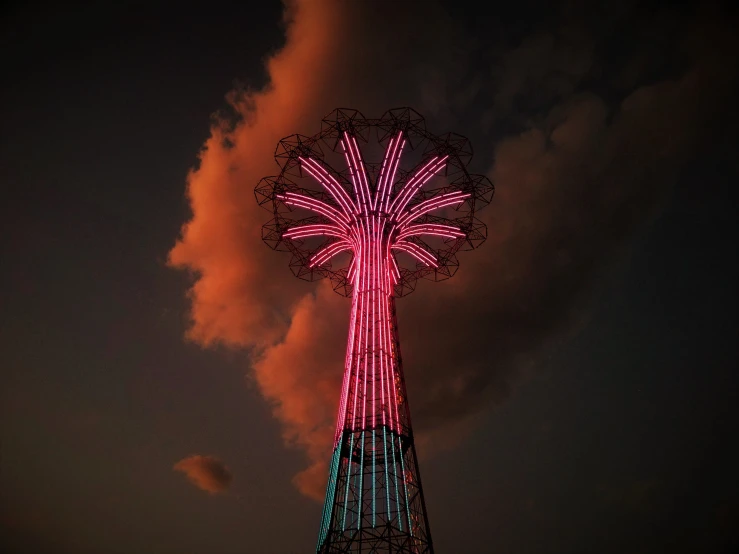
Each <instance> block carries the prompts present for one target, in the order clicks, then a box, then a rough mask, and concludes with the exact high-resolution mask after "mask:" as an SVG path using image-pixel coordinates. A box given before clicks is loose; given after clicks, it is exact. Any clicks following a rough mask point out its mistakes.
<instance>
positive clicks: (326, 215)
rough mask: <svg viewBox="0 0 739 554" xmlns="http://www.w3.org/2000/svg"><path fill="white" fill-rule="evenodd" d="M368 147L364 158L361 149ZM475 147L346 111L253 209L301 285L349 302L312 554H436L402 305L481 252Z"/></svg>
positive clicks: (407, 113) (485, 187)
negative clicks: (403, 350)
mask: <svg viewBox="0 0 739 554" xmlns="http://www.w3.org/2000/svg"><path fill="white" fill-rule="evenodd" d="M360 145H362V148H360ZM471 158H472V148H471V146H470V144H469V141H468V140H467V139H466V138H464V137H462V136H460V135H457V134H455V133H447V134H444V135H433V134H431V133H429V132H428V131H426V126H425V122H424V120H423V118H422V117H421V116H420V115H419V114H418V113H417V112H415V111H414V110H412V109H410V108H398V109H393V110H390V111H388V112H387V113H386V114H385V115H383V116H382V117H381V118H379V119H367V118H365V117H364V116H363V115H362V114H361V113H359V112H358V111H356V110H349V109H337V110H335V111H333V112H332V113H331V114H329V115H328V116H327V117H326V118H324V120H323V122H322V127H321V132H320V133H318V134H316V135H314V136H311V137H308V136H303V135H292V136H289V137H286V138H284V139H283V140H281V141H280V142H279V144H278V146H277V151H276V153H275V159H276V160H277V163H278V165H279V167H280V173H279V175H278V176H276V177H267V178H264V179H262V180H261V181H260V182H259V184H258V185H257V187H256V189H255V194H256V197H257V201H258V202H259V204H260V205H261V206H263V207H264V208H266V209H267V210H269V212H270V213H271V214H272V215H273V218H272V219H271V220H270V221H269V222H268V223H266V224H265V225H264V227H263V229H262V238H263V239H264V241H265V242H266V243H267V244H268V245H269V246H270V247H271V248H273V249H275V250H279V251H288V252H290V253H291V254H292V258H291V260H290V264H289V265H290V269H291V270H292V271H293V273H294V274H295V276H297V277H299V278H301V279H305V280H308V281H313V280H317V279H321V278H326V277H327V278H329V279H330V281H331V284H332V287H333V289H334V290H335V291H336V292H338V293H339V294H341V295H343V296H348V297H351V298H352V306H351V319H350V322H349V338H348V344H347V349H346V362H345V367H344V381H343V386H342V389H341V401H340V404H339V415H338V422H337V425H336V434H335V436H334V444H333V455H332V457H331V463H330V466H329V475H328V487H327V490H326V500H325V503H324V507H323V517H322V520H321V526H320V531H319V535H318V545H317V547H316V552H318V553H333V552H352V553H370V552H372V553H374V552H393V553H414V554H426V553H433V551H434V549H433V543H432V541H431V533H430V529H429V522H428V516H427V514H426V506H425V503H424V497H423V488H422V486H421V475H420V473H419V470H418V460H417V457H416V448H415V445H414V440H413V429H412V427H411V416H410V410H409V407H408V395H407V393H406V388H405V381H404V378H403V364H402V358H401V355H400V343H399V339H398V324H397V318H396V314H395V298H396V297H400V296H405V295H407V294H409V293H410V292H413V290H414V289H415V286H416V282H417V281H418V279H421V278H423V279H428V280H431V281H442V280H444V279H448V278H449V277H451V276H452V275H454V273H455V272H456V270H457V269H458V267H459V262H458V261H457V252H459V251H460V250H471V249H473V248H475V247H477V246H479V245H480V244H482V242H483V241H484V240H485V238H486V236H487V228H486V227H485V224H484V223H482V222H481V221H479V220H478V219H476V218H475V211H476V210H478V209H480V208H481V207H483V206H485V205H487V204H488V203H489V202H490V200H491V199H492V196H493V192H494V189H493V185H492V183H491V182H490V180H489V179H488V178H487V177H485V176H483V175H473V174H470V173H468V171H467V165H468V164H469V162H470V159H471Z"/></svg>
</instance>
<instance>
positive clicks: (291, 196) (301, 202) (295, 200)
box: [277, 192, 349, 229]
mask: <svg viewBox="0 0 739 554" xmlns="http://www.w3.org/2000/svg"><path fill="white" fill-rule="evenodd" d="M277 198H278V199H279V200H282V201H283V202H284V203H285V204H288V205H291V206H298V207H300V208H306V209H309V210H313V211H314V212H316V213H319V214H321V215H324V216H326V217H327V218H329V219H330V220H331V221H333V222H334V223H336V224H337V225H339V226H341V227H345V228H347V229H348V227H349V219H348V218H347V217H346V216H345V215H344V214H343V213H341V212H340V211H338V210H337V209H336V208H334V207H332V206H329V205H328V204H326V203H325V202H321V201H320V200H316V199H315V198H311V197H310V196H305V195H303V194H297V193H294V192H286V193H285V194H284V195H277Z"/></svg>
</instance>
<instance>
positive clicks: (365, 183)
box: [348, 135, 372, 213]
mask: <svg viewBox="0 0 739 554" xmlns="http://www.w3.org/2000/svg"><path fill="white" fill-rule="evenodd" d="M348 140H351V142H352V146H354V154H355V156H356V159H357V171H359V176H360V178H361V181H362V185H363V187H364V195H365V198H366V202H367V206H366V208H365V210H366V211H365V213H368V212H369V210H368V209H367V208H369V207H370V205H371V202H372V194H371V192H370V186H369V181H368V180H367V171H366V169H365V167H364V160H363V159H362V152H361V151H360V150H359V146H357V139H356V137H355V136H354V135H349V137H348Z"/></svg>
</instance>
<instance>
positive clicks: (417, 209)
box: [398, 191, 471, 227]
mask: <svg viewBox="0 0 739 554" xmlns="http://www.w3.org/2000/svg"><path fill="white" fill-rule="evenodd" d="M470 196H471V195H470V194H469V193H464V192H459V191H457V192H449V193H446V194H441V195H439V196H436V197H434V198H429V199H428V200H424V201H423V202H421V203H419V204H417V205H416V206H413V207H412V208H411V209H410V210H409V211H408V212H406V213H405V215H403V216H402V217H401V218H400V219H398V226H399V227H402V226H403V225H405V224H406V223H408V222H410V221H413V220H414V219H418V218H419V217H421V216H422V215H426V214H427V213H429V212H432V211H434V210H438V209H439V208H444V207H446V206H453V205H454V204H459V203H461V202H462V201H464V200H466V199H467V198H469V197H470Z"/></svg>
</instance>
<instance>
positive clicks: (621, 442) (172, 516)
mask: <svg viewBox="0 0 739 554" xmlns="http://www.w3.org/2000/svg"><path fill="white" fill-rule="evenodd" d="M590 4H591V3H588V2H566V3H562V4H556V3H550V2H538V3H537V2H530V1H521V2H511V3H506V4H500V5H496V6H494V5H492V4H491V5H490V6H488V7H486V8H484V9H482V10H483V11H480V9H481V8H475V7H474V6H475V5H474V4H472V3H465V2H459V1H454V2H442V3H440V4H435V3H433V2H431V1H428V2H399V3H391V2H369V1H367V2H346V1H344V2H342V1H329V0H326V1H323V0H321V1H319V0H315V1H314V0H300V1H295V2H289V3H288V5H287V8H286V7H285V6H283V5H282V4H280V3H277V2H263V3H259V4H258V5H257V3H250V2H243V3H241V4H238V5H237V4H234V5H228V4H219V3H202V4H192V5H191V4H186V5H185V4H182V5H177V6H162V7H159V8H154V7H151V6H150V5H143V4H134V3H128V2H122V3H117V4H116V7H108V6H106V7H103V6H100V7H98V8H92V7H90V8H67V7H65V8H62V7H57V8H53V7H43V6H41V5H34V6H31V5H25V4H23V5H20V4H18V5H16V6H15V7H11V8H8V7H4V8H3V10H4V11H3V15H2V20H1V25H2V33H1V34H0V37H1V38H0V40H1V41H2V44H1V47H0V56H2V67H3V76H4V79H3V83H4V84H3V87H2V102H1V103H0V109H1V110H2V123H3V130H2V135H1V139H2V142H1V145H2V147H1V148H0V178H1V182H2V185H3V201H2V202H0V210H2V224H3V232H2V235H0V237H1V238H0V241H1V242H0V244H2V272H1V273H0V276H1V278H2V286H0V310H1V312H0V313H1V314H2V319H1V320H0V351H1V352H2V364H1V365H0V368H1V372H0V393H1V394H2V396H1V397H0V410H1V412H0V413H1V414H2V415H1V417H0V529H1V531H0V547H1V548H2V551H3V552H9V553H11V552H12V553H36V552H41V553H49V554H53V553H75V554H108V553H121V554H123V553H133V552H136V553H139V554H175V553H178V554H189V553H192V554H196V553H208V554H227V553H229V554H230V553H234V554H235V553H244V552H248V553H263V554H269V553H274V554H282V553H287V554H290V553H299V552H310V551H313V549H314V548H315V541H316V538H317V534H318V526H319V522H320V513H321V500H320V498H321V495H322V489H323V488H324V486H325V480H326V464H327V462H328V454H329V452H330V448H331V444H330V443H331V436H332V432H333V426H334V424H335V416H336V406H337V402H338V396H339V383H340V380H341V371H342V360H343V355H344V348H345V341H346V324H347V321H348V317H349V308H350V302H349V301H348V300H346V299H343V298H341V297H339V296H338V295H335V294H334V293H333V292H332V291H331V290H330V289H329V288H328V287H327V285H326V284H325V283H318V284H310V283H306V282H303V281H299V280H297V279H295V278H294V277H292V275H291V274H290V271H289V269H288V266H287V264H288V258H289V256H287V255H286V254H284V253H277V252H273V251H271V250H270V249H269V248H267V246H265V245H264V244H263V243H262V242H261V239H260V227H261V225H262V224H263V223H264V222H266V221H267V220H268V219H269V217H270V216H269V214H268V213H267V212H265V211H263V210H261V209H259V208H258V206H257V205H256V202H255V199H254V194H253V190H254V186H255V185H256V183H257V181H258V180H259V179H260V178H261V177H264V176H267V175H274V174H275V173H277V171H278V169H277V166H276V165H275V164H274V160H273V159H272V157H271V156H272V154H273V152H274V148H275V146H276V145H277V141H278V140H279V139H280V138H282V137H284V136H287V135H290V134H293V133H303V134H314V133H316V132H318V131H319V130H320V122H321V118H322V117H323V116H325V115H326V114H327V113H328V112H330V111H331V110H332V109H334V108H336V107H346V108H356V109H359V110H361V111H362V112H363V113H364V115H366V116H367V117H379V116H380V115H382V113H384V112H385V111H386V110H387V109H390V108H394V107H398V106H411V107H413V108H415V109H416V110H418V111H419V112H420V113H421V114H422V115H424V117H425V118H426V123H427V126H428V128H429V129H430V130H432V131H434V132H437V133H442V132H446V131H454V132H458V133H460V134H463V135H466V136H468V137H469V138H470V140H471V141H472V144H473V146H474V148H475V157H474V159H473V161H472V164H471V167H472V170H473V171H474V172H476V173H485V174H486V175H488V176H489V177H490V178H491V179H492V181H493V182H494V183H495V185H496V196H495V198H494V199H493V202H492V203H491V204H490V205H489V206H488V207H486V208H485V209H484V210H483V211H482V212H480V217H481V218H482V219H483V220H484V221H485V223H486V224H487V225H488V229H489V238H488V241H487V242H486V243H485V244H484V245H483V246H481V247H480V248H479V249H477V250H476V251H474V252H471V253H463V254H462V255H460V261H461V268H460V270H459V273H458V274H457V275H456V276H455V277H454V278H453V279H451V280H450V281H448V282H445V283H443V284H435V283H430V282H422V283H420V284H419V286H418V288H417V290H416V292H414V293H413V294H412V295H411V296H409V297H408V298H407V299H401V300H399V301H398V311H399V325H400V336H401V343H402V345H403V348H404V350H403V354H404V364H405V371H406V373H407V383H408V391H409V396H410V405H411V411H412V414H413V417H414V420H413V422H414V427H415V430H416V434H417V444H418V450H419V455H420V469H421V473H422V476H423V483H424V491H425V496H426V503H427V509H428V514H429V520H430V525H431V531H432V536H433V539H434V544H435V547H436V551H437V552H440V553H450V554H452V553H462V552H469V553H487V552H496V553H531V554H549V553H573V554H577V553H583V554H584V553H596V552H598V553H605V554H610V553H613V554H620V553H624V554H625V553H629V554H639V553H653V552H654V553H658V552H680V553H682V552H685V553H697V552H706V553H713V552H716V553H719V552H735V551H739V472H738V471H737V468H739V446H738V441H737V437H739V417H738V416H739V408H738V407H737V403H738V402H739V394H738V390H739V378H738V377H737V365H738V364H737V341H738V339H739V336H738V334H737V331H738V330H739V327H738V325H737V313H738V309H739V306H738V303H737V283H739V267H738V264H737V242H736V239H735V238H734V237H735V235H736V234H737V215H736V214H737V199H736V194H735V187H736V186H737V183H738V181H739V163H738V162H737V160H738V159H739V157H738V156H737V152H738V149H737V147H738V146H739V140H738V139H737V136H738V134H737V129H738V128H739V110H737V98H739V70H738V69H737V63H736V59H737V56H738V55H739V43H738V41H737V39H736V38H734V37H733V36H732V34H733V30H734V29H735V28H739V18H738V17H737V13H736V10H735V9H731V8H730V7H728V3H727V4H726V5H722V4H706V3H695V4H687V3H686V4H681V5H679V6H678V5H670V4H669V3H654V4H647V3H643V2H619V3H595V4H598V6H597V7H593V6H591V5H590Z"/></svg>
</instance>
